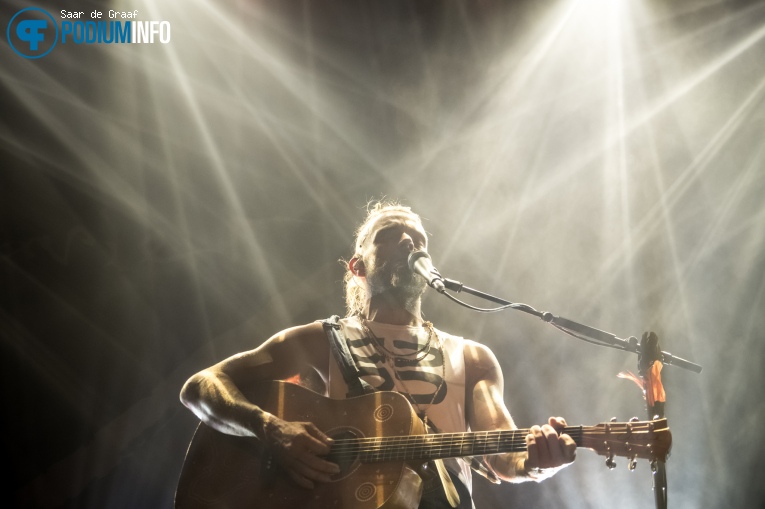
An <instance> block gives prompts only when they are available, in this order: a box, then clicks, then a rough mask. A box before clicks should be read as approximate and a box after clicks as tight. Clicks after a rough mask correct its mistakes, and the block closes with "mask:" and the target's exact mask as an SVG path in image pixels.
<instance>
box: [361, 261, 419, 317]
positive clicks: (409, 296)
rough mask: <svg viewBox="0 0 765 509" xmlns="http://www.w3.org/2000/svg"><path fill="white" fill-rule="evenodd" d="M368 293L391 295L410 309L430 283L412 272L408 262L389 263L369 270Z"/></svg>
mask: <svg viewBox="0 0 765 509" xmlns="http://www.w3.org/2000/svg"><path fill="white" fill-rule="evenodd" d="M366 279H367V291H369V292H370V293H371V296H375V295H381V294H383V293H387V294H389V295H390V296H391V297H393V298H394V299H395V300H396V301H398V302H399V303H400V304H401V305H402V306H403V307H404V308H406V309H409V308H410V307H411V306H412V305H413V304H414V303H415V302H416V301H417V300H419V299H420V297H422V294H423V293H425V288H426V287H427V286H428V282H427V281H425V278H423V277H422V276H418V275H417V274H415V273H414V272H412V271H411V270H410V269H409V267H408V266H407V264H406V262H404V263H400V262H398V263H397V262H395V261H388V262H385V263H383V264H382V265H380V266H379V267H373V268H371V269H370V270H367V275H366Z"/></svg>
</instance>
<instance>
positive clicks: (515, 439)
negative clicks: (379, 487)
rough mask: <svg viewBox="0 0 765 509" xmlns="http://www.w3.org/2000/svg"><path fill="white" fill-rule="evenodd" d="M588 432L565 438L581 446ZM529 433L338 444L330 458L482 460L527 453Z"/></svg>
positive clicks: (577, 429) (574, 432)
mask: <svg viewBox="0 0 765 509" xmlns="http://www.w3.org/2000/svg"><path fill="white" fill-rule="evenodd" d="M588 430H590V428H588V427H584V426H577V427H567V428H565V429H564V430H563V433H566V434H568V435H569V436H571V438H573V439H574V441H575V442H576V444H577V447H581V446H582V436H583V434H584V433H586V432H587V431H588ZM528 433H529V430H528V429H515V430H497V431H475V432H466V433H438V434H430V435H410V436H400V437H378V438H361V439H349V440H342V439H341V440H337V441H336V442H335V444H334V445H333V446H332V452H331V453H330V459H331V458H333V457H340V456H346V457H347V456H348V455H355V456H357V457H358V458H359V459H360V460H361V461H363V462H366V463H371V462H381V461H414V460H422V461H426V460H431V459H439V458H458V457H464V456H482V455H486V454H500V453H508V452H523V451H525V450H526V435H527V434H528Z"/></svg>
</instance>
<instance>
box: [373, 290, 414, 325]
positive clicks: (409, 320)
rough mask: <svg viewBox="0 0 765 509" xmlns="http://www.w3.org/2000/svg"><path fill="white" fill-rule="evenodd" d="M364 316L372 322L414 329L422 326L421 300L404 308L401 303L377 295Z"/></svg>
mask: <svg viewBox="0 0 765 509" xmlns="http://www.w3.org/2000/svg"><path fill="white" fill-rule="evenodd" d="M364 316H365V317H366V319H367V320H369V321H372V322H380V323H388V324H391V325H410V326H412V327H420V326H422V314H421V313H420V299H417V300H416V301H415V302H412V303H410V304H408V305H406V306H402V305H401V304H400V303H398V302H395V301H392V299H390V298H386V296H385V295H376V296H374V297H372V298H371V299H370V300H368V301H367V304H366V306H365V309H364Z"/></svg>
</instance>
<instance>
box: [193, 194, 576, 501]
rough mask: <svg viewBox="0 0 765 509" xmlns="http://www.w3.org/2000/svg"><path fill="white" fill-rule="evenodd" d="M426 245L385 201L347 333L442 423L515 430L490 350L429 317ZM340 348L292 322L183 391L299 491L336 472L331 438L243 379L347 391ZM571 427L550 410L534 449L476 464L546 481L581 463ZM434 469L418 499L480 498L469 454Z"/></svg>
mask: <svg viewBox="0 0 765 509" xmlns="http://www.w3.org/2000/svg"><path fill="white" fill-rule="evenodd" d="M427 248H428V237H427V234H426V232H425V230H424V228H423V226H422V222H421V220H420V218H419V216H418V215H417V214H415V213H414V212H412V210H411V209H410V208H409V207H404V206H401V205H397V204H390V203H377V204H376V205H375V206H374V207H372V208H371V209H370V211H369V213H368V215H367V218H366V220H365V221H364V222H363V224H362V225H361V226H360V227H359V228H358V230H357V233H356V239H355V243H354V253H353V256H352V258H351V259H350V261H349V262H348V264H347V273H346V277H345V282H346V303H347V307H348V310H347V311H348V312H347V317H346V318H343V319H341V320H340V322H339V329H338V331H339V336H340V337H341V338H342V340H344V341H345V342H346V344H347V345H348V347H349V350H350V353H351V356H352V358H353V360H354V361H355V363H356V367H357V369H358V370H359V372H360V375H359V378H360V379H361V380H363V381H364V382H365V383H366V384H368V385H369V386H371V387H372V388H374V389H375V390H379V391H396V392H399V393H401V394H403V395H404V396H406V397H407V399H408V400H409V401H410V403H411V404H412V407H413V409H414V410H415V412H416V413H417V414H418V415H419V416H420V417H421V418H422V419H423V421H424V422H425V423H426V424H427V425H428V426H429V428H430V429H431V430H432V431H433V432H437V433H455V432H465V431H469V430H470V431H491V430H508V429H516V426H515V423H514V422H513V420H512V418H511V417H510V413H509V411H508V410H507V408H506V406H505V403H504V398H503V389H504V382H503V376H502V370H501V368H500V366H499V363H498V362H497V359H496V358H495V357H494V354H493V353H492V352H491V350H489V348H487V347H486V346H484V345H481V344H479V343H476V342H474V341H470V340H466V339H463V338H460V337H457V336H452V335H451V334H448V333H446V332H443V331H441V330H439V329H437V328H435V327H434V326H433V324H431V323H430V322H426V321H424V320H423V319H422V314H421V310H420V305H421V300H422V295H423V293H424V291H425V288H426V286H427V283H426V281H425V279H424V278H423V277H422V276H420V275H417V274H415V273H414V272H412V271H411V270H410V269H409V267H408V264H407V259H408V256H409V254H410V253H412V252H413V251H427ZM332 348H333V347H332V346H331V344H330V341H329V340H328V335H327V333H326V327H325V325H323V324H322V322H314V323H310V324H307V325H300V326H297V327H293V328H290V329H287V330H284V331H282V332H279V333H277V334H276V335H274V336H273V337H271V338H270V339H268V340H267V341H266V342H265V343H263V344H262V345H261V346H259V347H258V348H256V349H254V350H251V351H248V352H244V353H240V354H237V355H234V356H233V357H230V358H228V359H226V360H224V361H222V362H220V363H218V364H216V365H214V366H212V367H210V368H208V369H205V370H203V371H201V372H200V373H197V374H196V375H194V376H192V377H191V378H190V379H189V380H188V382H187V383H186V384H185V386H184V387H183V390H182V391H181V401H182V402H183V404H184V405H186V406H187V407H188V408H190V409H191V410H192V411H193V412H194V413H195V414H196V415H197V416H198V417H199V418H200V419H201V420H202V421H203V422H204V423H205V424H207V425H208V426H210V427H212V428H214V429H216V430H218V431H220V432H221V433H227V434H230V435H239V436H244V437H257V438H258V439H259V440H260V441H261V442H262V443H263V444H264V446H265V447H266V448H267V450H268V451H269V453H270V455H271V457H272V458H273V459H274V461H276V462H277V463H278V465H280V466H281V467H282V469H283V472H284V473H285V475H288V476H289V477H290V478H291V480H292V481H294V484H295V488H296V489H301V488H302V489H306V490H311V489H313V488H314V487H315V486H316V484H317V483H328V482H332V476H333V475H334V474H337V473H338V472H339V467H338V465H337V464H335V463H332V462H331V461H329V460H328V459H327V458H326V456H327V454H328V453H329V451H330V447H331V445H332V439H330V438H329V437H328V436H326V435H325V434H324V433H323V432H322V431H321V430H319V429H318V428H317V427H315V426H314V425H313V424H311V423H303V422H287V421H284V420H282V419H280V418H278V417H276V416H275V415H272V414H270V413H268V412H266V411H264V410H262V409H261V408H259V407H258V406H256V405H255V404H253V403H251V402H250V401H248V400H247V399H246V398H245V397H244V396H243V394H242V392H241V391H240V388H242V387H250V386H252V385H253V384H258V383H259V382H262V381H269V380H287V379H293V380H294V379H295V377H299V380H300V382H301V385H304V386H306V387H309V388H311V389H312V390H314V391H316V392H318V393H320V394H323V395H325V396H329V397H331V398H345V397H346V395H347V394H348V392H349V387H348V385H347V384H346V380H345V379H344V377H343V373H342V371H341V369H342V368H341V366H340V365H339V363H338V361H337V360H336V359H337V358H336V357H335V355H333V352H332V350H331V349H332ZM565 425H566V423H565V421H564V419H562V418H560V417H551V418H550V419H549V422H548V424H545V425H542V426H533V427H532V428H531V429H530V433H529V434H528V435H526V437H525V440H526V444H527V451H526V452H523V453H504V454H495V455H489V456H486V457H485V458H484V460H483V461H480V462H475V461H474V462H473V463H472V464H473V466H474V467H475V466H476V465H477V464H478V465H479V466H481V465H482V466H483V468H481V470H482V471H483V473H484V474H485V475H488V476H490V477H491V476H496V477H497V478H499V479H501V480H504V481H509V482H523V481H528V480H536V481H539V480H542V479H545V478H547V477H549V476H551V475H552V474H554V473H555V472H556V471H558V470H560V469H561V468H563V467H565V466H567V465H568V464H570V463H571V462H572V461H574V456H575V451H576V444H575V443H574V441H573V439H572V438H571V437H569V436H568V435H566V434H560V435H559V434H558V432H557V431H556V430H561V429H562V428H563V427H564V426H565ZM435 467H437V468H431V469H429V470H431V471H432V470H435V469H438V470H440V471H441V475H440V476H436V482H435V488H433V487H429V483H425V488H424V490H423V495H422V498H421V501H420V504H419V508H421V509H424V508H436V507H439V508H440V507H443V508H448V507H457V506H458V507H461V508H462V507H464V508H470V507H472V502H471V498H470V489H471V463H470V462H469V461H467V460H464V459H451V460H444V464H443V465H435ZM444 467H445V468H444ZM438 479H440V480H441V482H438ZM431 486H432V485H431Z"/></svg>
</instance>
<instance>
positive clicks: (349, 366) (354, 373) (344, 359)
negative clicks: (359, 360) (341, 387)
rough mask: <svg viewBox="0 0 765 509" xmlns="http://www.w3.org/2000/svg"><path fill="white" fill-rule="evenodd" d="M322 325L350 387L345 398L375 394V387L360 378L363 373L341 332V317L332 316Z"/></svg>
mask: <svg viewBox="0 0 765 509" xmlns="http://www.w3.org/2000/svg"><path fill="white" fill-rule="evenodd" d="M321 324H322V326H323V327H324V332H325V333H326V334H327V339H328V340H329V345H330V347H331V348H330V350H332V354H333V355H334V356H335V360H336V361H337V365H338V366H339V367H340V372H341V373H342V374H343V380H345V385H347V386H348V394H346V395H345V397H346V398H353V397H356V396H361V395H364V394H370V393H372V392H375V389H374V387H372V386H371V385H369V384H368V383H367V382H365V381H364V380H362V379H361V378H360V377H359V375H360V374H361V372H360V371H359V368H358V367H357V366H356V362H355V361H354V360H353V356H352V355H351V351H350V349H349V348H348V343H347V340H346V338H345V336H344V335H343V333H342V332H341V330H340V317H339V316H337V315H332V316H330V317H329V318H327V319H326V320H322V321H321Z"/></svg>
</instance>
